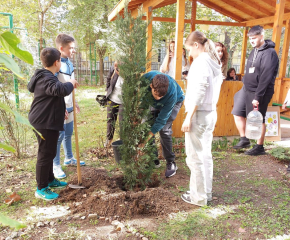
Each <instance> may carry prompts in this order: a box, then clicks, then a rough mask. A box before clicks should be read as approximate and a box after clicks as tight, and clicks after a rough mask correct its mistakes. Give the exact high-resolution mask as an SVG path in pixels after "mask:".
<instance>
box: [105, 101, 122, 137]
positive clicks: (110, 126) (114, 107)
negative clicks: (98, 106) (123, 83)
mask: <svg viewBox="0 0 290 240" xmlns="http://www.w3.org/2000/svg"><path fill="white" fill-rule="evenodd" d="M107 104H108V105H107V139H108V140H112V139H113V137H114V132H115V124H116V121H117V117H118V113H119V124H120V123H121V122H122V119H123V118H122V113H123V108H122V105H121V104H118V103H115V102H113V101H111V100H109V99H108V102H107Z"/></svg>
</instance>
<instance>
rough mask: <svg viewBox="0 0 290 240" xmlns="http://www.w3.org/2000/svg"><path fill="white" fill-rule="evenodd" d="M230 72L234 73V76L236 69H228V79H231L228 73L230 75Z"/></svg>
mask: <svg viewBox="0 0 290 240" xmlns="http://www.w3.org/2000/svg"><path fill="white" fill-rule="evenodd" d="M232 71H235V74H236V69H234V68H230V69H229V70H228V71H227V78H230V77H231V76H230V73H231V72H232Z"/></svg>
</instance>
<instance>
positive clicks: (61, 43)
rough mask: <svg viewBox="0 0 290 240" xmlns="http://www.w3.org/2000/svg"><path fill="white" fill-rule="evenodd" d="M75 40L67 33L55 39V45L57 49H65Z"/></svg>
mask: <svg viewBox="0 0 290 240" xmlns="http://www.w3.org/2000/svg"><path fill="white" fill-rule="evenodd" d="M74 41H75V39H74V38H73V37H71V36H69V35H67V34H65V33H60V34H58V35H57V37H56V39H55V45H56V47H57V48H59V47H65V46H66V45H67V44H69V43H71V42H74Z"/></svg>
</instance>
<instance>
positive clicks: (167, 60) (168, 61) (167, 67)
mask: <svg viewBox="0 0 290 240" xmlns="http://www.w3.org/2000/svg"><path fill="white" fill-rule="evenodd" d="M172 43H174V45H175V41H171V42H170V43H169V45H168V51H167V55H166V57H165V58H166V60H165V66H166V69H164V70H165V72H168V71H169V64H170V62H171V57H170V56H169V53H170V45H171V44H172Z"/></svg>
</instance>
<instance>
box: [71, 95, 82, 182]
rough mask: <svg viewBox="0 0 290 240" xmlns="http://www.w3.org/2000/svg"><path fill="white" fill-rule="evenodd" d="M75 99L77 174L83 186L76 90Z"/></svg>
mask: <svg viewBox="0 0 290 240" xmlns="http://www.w3.org/2000/svg"><path fill="white" fill-rule="evenodd" d="M72 97H73V109H74V111H73V115H74V132H75V141H76V157H77V174H78V184H79V185H81V184H82V173H81V164H80V153H79V137H78V126H77V114H76V97H75V90H73V92H72Z"/></svg>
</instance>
